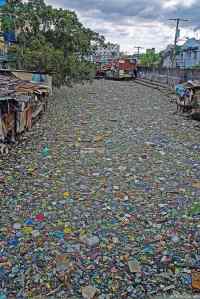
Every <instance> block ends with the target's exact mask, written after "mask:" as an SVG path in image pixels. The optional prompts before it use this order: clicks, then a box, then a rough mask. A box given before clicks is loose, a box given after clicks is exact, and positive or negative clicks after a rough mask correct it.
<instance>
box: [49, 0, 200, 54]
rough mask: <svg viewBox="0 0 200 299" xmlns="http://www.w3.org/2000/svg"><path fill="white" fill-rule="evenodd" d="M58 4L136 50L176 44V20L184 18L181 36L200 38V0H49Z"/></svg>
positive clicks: (93, 27) (128, 47)
mask: <svg viewBox="0 0 200 299" xmlns="http://www.w3.org/2000/svg"><path fill="white" fill-rule="evenodd" d="M48 3H50V4H52V5H53V6H56V7H63V8H68V9H72V10H74V11H76V13H77V14H78V16H79V18H80V20H81V21H82V23H83V24H84V25H85V26H87V27H90V28H91V29H93V30H96V31H97V32H99V33H101V34H103V35H104V36H105V37H106V40H107V41H111V42H114V43H119V44H120V46H121V50H123V51H128V52H129V53H133V51H135V50H134V47H135V46H142V47H144V48H151V47H156V49H158V50H161V49H164V48H165V47H166V45H167V44H169V43H173V40H174V32H175V23H173V22H170V21H168V19H169V18H175V17H181V18H187V19H190V22H187V23H181V39H182V40H184V39H185V38H186V37H197V38H198V37H199V38H200V30H199V31H198V30H197V29H198V28H199V29H200V0H48Z"/></svg>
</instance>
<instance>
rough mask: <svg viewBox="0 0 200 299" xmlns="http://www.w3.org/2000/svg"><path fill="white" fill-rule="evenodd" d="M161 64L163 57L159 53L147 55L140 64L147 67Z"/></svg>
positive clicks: (144, 55) (141, 59) (142, 56)
mask: <svg viewBox="0 0 200 299" xmlns="http://www.w3.org/2000/svg"><path fill="white" fill-rule="evenodd" d="M160 62H161V56H160V54H158V53H145V54H142V55H141V57H140V64H141V65H142V66H146V67H152V66H158V65H159V64H160Z"/></svg>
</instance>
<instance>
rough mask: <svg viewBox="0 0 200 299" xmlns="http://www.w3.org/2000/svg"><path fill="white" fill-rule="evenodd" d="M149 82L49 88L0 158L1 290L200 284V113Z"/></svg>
mask: <svg viewBox="0 0 200 299" xmlns="http://www.w3.org/2000/svg"><path fill="white" fill-rule="evenodd" d="M174 110H175V107H174V106H173V104H172V103H170V102H169V101H168V99H167V98H165V97H164V96H163V95H161V94H160V93H159V92H158V91H155V90H151V89H149V88H145V87H143V86H140V85H137V84H135V83H133V82H112V81H104V80H102V81H95V82H94V83H93V84H85V85H76V86H75V87H74V88H63V89H62V90H59V91H57V92H56V96H55V97H54V98H53V99H52V100H51V103H50V105H49V111H48V113H46V114H45V115H44V116H43V118H42V119H41V120H40V122H39V123H38V124H37V125H36V126H35V127H34V128H33V129H32V131H29V132H28V133H27V134H25V135H24V136H23V137H22V138H21V142H20V143H19V144H18V145H17V146H16V147H15V148H13V149H12V151H11V153H10V155H9V156H8V157H3V158H1V160H0V198H1V202H0V204H1V219H0V222H1V225H0V298H1V299H14V298H17V299H29V298H34V299H39V298H69V299H75V298H76V299H78V298H80V299H81V298H83V299H84V298H86V299H93V298H98V299H123V298H124V299H127V298H128V299H133V298H137V299H139V298H156V297H157V296H161V295H166V296H168V295H171V294H173V293H174V294H178V293H186V294H188V296H190V295H192V294H193V295H196V293H197V294H198V292H199V290H200V252H199V245H200V230H199V228H200V203H199V195H200V159H199V129H198V127H197V123H196V122H194V121H190V120H188V119H185V118H183V117H181V116H178V115H174V114H173V112H174Z"/></svg>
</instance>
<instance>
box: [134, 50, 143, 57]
mask: <svg viewBox="0 0 200 299" xmlns="http://www.w3.org/2000/svg"><path fill="white" fill-rule="evenodd" d="M135 49H137V56H138V59H139V57H140V49H143V47H135Z"/></svg>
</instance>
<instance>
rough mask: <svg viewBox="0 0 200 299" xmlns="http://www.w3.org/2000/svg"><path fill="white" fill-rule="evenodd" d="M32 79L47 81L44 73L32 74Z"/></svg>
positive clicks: (34, 80)
mask: <svg viewBox="0 0 200 299" xmlns="http://www.w3.org/2000/svg"><path fill="white" fill-rule="evenodd" d="M32 81H33V82H38V83H40V82H45V75H42V74H33V75H32Z"/></svg>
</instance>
